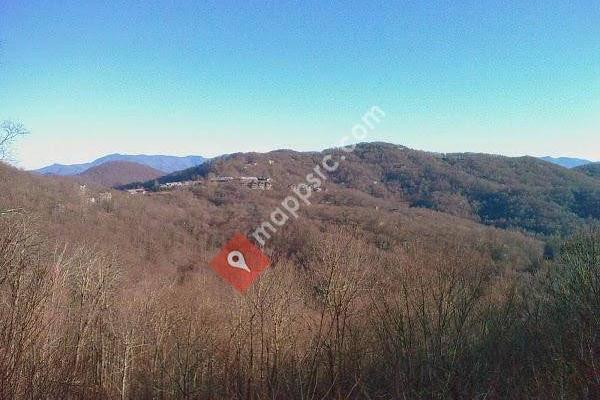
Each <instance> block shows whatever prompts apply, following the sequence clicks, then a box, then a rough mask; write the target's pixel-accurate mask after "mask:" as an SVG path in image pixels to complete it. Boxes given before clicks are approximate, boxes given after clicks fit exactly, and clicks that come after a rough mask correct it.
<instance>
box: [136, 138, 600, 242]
mask: <svg viewBox="0 0 600 400" xmlns="http://www.w3.org/2000/svg"><path fill="white" fill-rule="evenodd" d="M329 152H332V151H331V150H330V151H326V152H325V153H329ZM337 153H338V154H337V156H336V157H341V155H344V156H346V159H345V161H341V162H340V167H339V168H338V170H337V171H336V172H334V173H332V174H331V175H330V177H329V181H328V182H326V183H325V186H328V187H330V188H332V189H345V190H342V191H341V192H335V193H334V194H329V195H327V196H325V199H326V201H328V202H329V203H332V204H344V203H346V202H348V201H354V200H352V199H349V198H346V197H356V198H358V197H360V198H361V200H358V199H355V200H356V201H358V202H359V203H360V202H361V201H365V202H372V203H373V202H377V203H379V204H383V205H384V206H385V207H387V208H388V209H391V208H397V207H401V206H402V205H409V206H411V207H421V208H428V209H432V210H436V211H441V212H445V213H449V214H452V215H456V216H460V217H463V218H468V219H473V220H475V221H478V222H481V223H484V224H488V225H494V226H497V227H500V228H515V229H522V230H524V231H527V232H531V233H539V234H543V235H551V234H556V233H563V234H564V233H570V232H573V231H574V229H576V227H577V226H579V225H581V224H583V223H585V222H586V220H588V221H589V220H593V219H598V218H600V182H599V181H598V180H596V179H593V178H592V177H589V176H586V175H585V174H583V173H581V172H580V171H577V170H568V169H565V168H562V167H560V166H557V165H553V164H551V163H547V162H545V161H542V160H539V159H536V158H534V157H518V158H510V157H503V156H496V155H488V154H472V153H457V154H437V153H428V152H422V151H416V150H411V149H408V148H406V147H402V146H397V145H392V144H387V143H362V144H360V145H358V146H357V147H356V149H355V150H354V151H353V152H352V153H350V154H346V153H341V152H340V151H339V150H338V151H337ZM333 154H336V151H333ZM323 155H324V153H300V152H295V151H291V150H278V151H273V152H270V153H266V154H259V153H244V154H242V153H238V154H231V155H227V156H223V157H220V158H217V159H214V160H212V161H210V162H207V163H205V164H203V165H201V166H199V167H195V168H191V169H188V170H185V171H181V172H177V173H174V174H171V175H168V176H165V177H162V178H160V179H159V180H158V182H169V181H178V180H187V179H197V178H202V177H207V176H209V175H210V174H215V175H225V176H245V175H253V176H268V177H271V178H272V179H273V180H274V188H275V190H276V191H277V193H278V195H280V196H281V195H283V194H284V193H285V192H286V191H289V190H288V186H289V185H291V184H297V183H301V182H304V180H305V176H306V174H308V173H311V172H312V171H313V168H314V166H315V165H319V164H320V163H321V162H322V159H323ZM334 158H335V157H334ZM153 185H154V183H153V182H147V183H146V186H147V187H152V186H153Z"/></svg>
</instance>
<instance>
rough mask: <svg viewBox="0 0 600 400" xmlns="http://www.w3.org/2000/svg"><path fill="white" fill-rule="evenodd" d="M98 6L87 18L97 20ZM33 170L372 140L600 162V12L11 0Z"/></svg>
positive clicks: (3, 105)
mask: <svg viewBox="0 0 600 400" xmlns="http://www.w3.org/2000/svg"><path fill="white" fill-rule="evenodd" d="M84 4H85V5H84ZM0 42H1V44H0V119H9V118H10V119H16V120H19V121H21V122H23V123H24V124H25V125H26V126H27V127H28V128H29V130H30V131H31V132H32V135H30V136H29V137H27V139H25V140H23V141H22V142H21V144H20V145H19V146H18V148H17V158H18V159H19V160H20V165H21V166H22V167H24V168H33V167H40V166H43V165H46V164H49V163H53V162H61V163H74V162H82V161H88V160H91V159H93V158H96V157H98V156H101V155H104V154H107V153H112V152H125V153H155V154H156V153H159V154H178V155H184V154H198V155H205V156H214V155H218V154H222V153H230V152H235V151H250V150H255V151H265V150H270V149H276V148H293V149H298V150H318V149H323V148H326V147H330V146H331V145H333V144H336V143H337V142H338V141H339V139H340V138H341V137H343V136H345V135H346V134H347V133H348V131H349V129H350V128H351V127H352V125H353V124H354V123H355V122H357V120H358V119H359V118H360V117H361V115H362V114H363V113H364V111H365V110H366V109H367V108H369V107H371V106H372V105H378V106H379V107H381V108H382V109H383V110H384V111H385V112H386V114H387V118H386V119H385V122H384V123H383V124H381V125H380V126H378V128H377V130H376V131H374V132H373V134H372V136H371V137H369V138H368V139H369V140H373V141H375V140H376V141H389V142H394V143H398V144H403V145H406V146H409V147H413V148H417V149H424V150H431V151H441V152H451V151H480V152H490V153H501V154H507V155H521V154H531V155H563V156H579V157H583V158H588V159H592V160H600V2H598V1H597V0H585V1H584V0H570V1H559V2H557V1H552V0H543V1H537V0H534V1H522V2H520V1H519V2H517V1H514V2H509V1H482V0H479V1H469V2H464V1H433V2H424V1H420V0H418V1H382V2H377V1H352V2H350V1H349V2H344V3H342V2H328V1H303V2H295V1H294V2H291V1H271V2H257V1H250V2H246V1H244V2H242V1H240V2H227V1H224V0H220V1H215V2H212V1H208V2H204V1H202V2H201V1H193V2H180V1H164V2H154V1H152V2H141V1H131V2H121V1H118V0H113V1H108V2H107V1H102V2H80V1H77V2H70V1H39V2H38V1H26V0H0Z"/></svg>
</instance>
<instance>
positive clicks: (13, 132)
mask: <svg viewBox="0 0 600 400" xmlns="http://www.w3.org/2000/svg"><path fill="white" fill-rule="evenodd" d="M28 133H29V131H28V130H27V129H25V126H24V125H23V124H22V123H20V122H13V121H4V122H2V123H1V124H0V160H5V159H6V158H8V155H9V149H10V146H11V145H12V144H13V143H14V142H15V140H17V138H19V137H20V136H24V135H27V134H28Z"/></svg>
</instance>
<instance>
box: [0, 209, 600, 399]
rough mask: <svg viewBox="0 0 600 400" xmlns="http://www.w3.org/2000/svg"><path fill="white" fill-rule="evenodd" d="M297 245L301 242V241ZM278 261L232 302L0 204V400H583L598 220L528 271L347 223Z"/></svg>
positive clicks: (598, 253) (593, 344)
mask: <svg viewBox="0 0 600 400" xmlns="http://www.w3.org/2000/svg"><path fill="white" fill-rule="evenodd" d="M304 240H308V239H304ZM312 246H314V247H313V250H314V251H311V253H310V255H307V256H306V257H307V258H305V259H304V260H303V261H302V262H301V263H298V262H296V261H294V262H292V261H291V259H292V258H291V257H280V258H278V259H277V262H276V265H274V266H273V267H272V268H271V269H270V270H269V271H268V272H267V273H265V274H264V276H263V277H261V279H260V280H259V281H258V282H257V284H256V285H255V286H254V287H253V288H252V289H251V290H250V291H249V293H248V294H247V295H246V296H240V295H237V294H236V293H234V292H233V291H229V289H226V290H225V289H224V284H220V282H219V285H215V281H213V280H207V279H206V276H205V275H202V274H194V273H189V274H179V275H177V276H168V275H149V276H148V277H140V278H139V279H138V280H137V281H132V280H131V279H129V278H126V274H125V273H124V271H123V267H122V266H121V265H120V263H119V261H118V259H117V258H115V257H113V256H111V255H107V254H103V253H101V252H97V251H94V250H91V249H89V248H85V247H80V248H69V247H64V246H60V245H58V246H57V245H52V244H50V243H49V242H47V241H45V240H44V238H42V237H40V235H39V234H38V233H37V232H36V229H35V223H34V222H33V221H31V220H30V219H29V218H28V217H27V216H23V215H19V214H17V213H14V212H11V213H7V214H5V215H2V216H0V398H2V399H42V398H43V399H97V398H100V399H119V398H120V399H264V398H271V399H401V398H411V399H412V398H426V399H448V398H455V399H465V398H472V399H530V398H569V399H571V398H581V399H592V398H593V396H594V395H595V394H596V393H598V390H599V389H600V387H599V384H600V371H599V369H598V368H599V366H598V362H597V360H598V351H599V350H600V347H599V341H598V334H599V332H600V329H599V328H600V325H599V324H600V304H599V302H600V293H599V291H600V230H598V229H590V230H587V231H585V232H582V233H580V234H578V235H576V236H574V237H573V238H572V239H570V240H568V241H566V242H565V243H563V244H562V246H561V250H560V255H559V256H558V257H556V260H555V261H552V262H545V263H542V264H541V265H540V266H539V268H537V269H536V270H535V271H532V272H531V273H516V272H513V273H506V272H503V271H499V270H498V269H497V268H495V267H494V265H493V264H490V263H489V262H488V260H487V259H486V258H484V257H482V256H481V255H480V254H479V253H477V252H475V251H473V250H471V249H470V248H469V247H467V246H464V245H463V244H461V243H460V241H457V242H456V243H453V244H451V245H449V246H444V248H442V249H439V251H424V250H423V249H421V248H420V247H417V246H414V247H410V246H409V247H407V248H406V249H405V250H404V251H402V252H398V254H397V256H396V258H395V259H394V260H393V262H390V260H389V258H379V257H378V256H377V254H378V253H377V252H373V250H372V249H371V248H367V247H365V244H364V242H363V241H361V240H360V239H359V238H357V236H356V234H355V233H354V232H352V231H347V230H340V231H338V232H335V233H332V234H330V235H327V236H324V237H323V238H322V239H320V241H319V243H318V244H315V243H313V244H312Z"/></svg>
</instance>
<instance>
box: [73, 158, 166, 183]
mask: <svg viewBox="0 0 600 400" xmlns="http://www.w3.org/2000/svg"><path fill="white" fill-rule="evenodd" d="M163 175H165V173H164V172H162V171H159V170H157V169H154V168H150V167H148V166H146V165H142V164H138V163H134V162H129V161H109V162H106V163H104V164H100V165H98V166H96V167H92V168H90V169H88V170H86V171H84V172H82V173H80V174H78V175H76V176H77V178H78V180H81V181H82V182H89V183H95V184H98V185H102V186H106V187H113V186H121V185H126V184H128V183H132V182H144V181H147V180H150V179H156V178H158V177H160V176H163Z"/></svg>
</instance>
